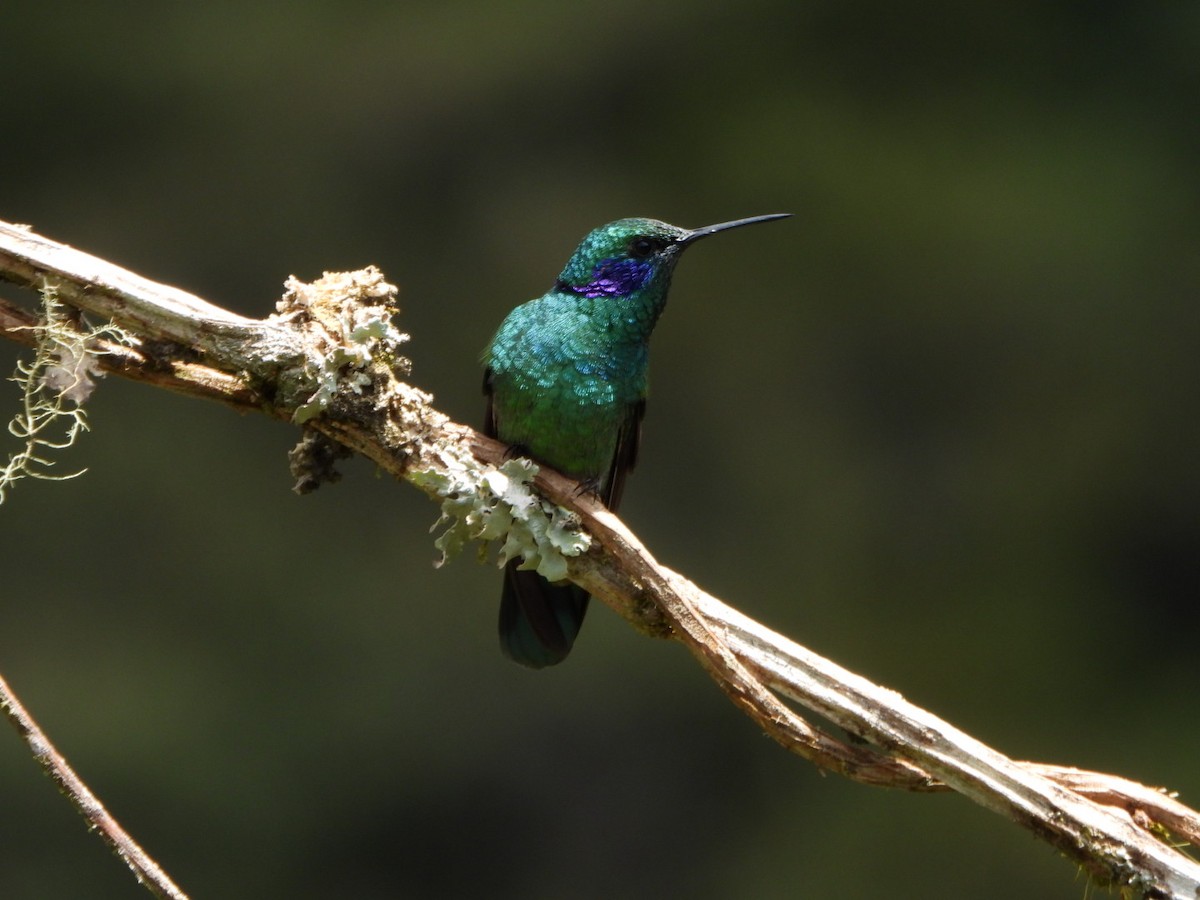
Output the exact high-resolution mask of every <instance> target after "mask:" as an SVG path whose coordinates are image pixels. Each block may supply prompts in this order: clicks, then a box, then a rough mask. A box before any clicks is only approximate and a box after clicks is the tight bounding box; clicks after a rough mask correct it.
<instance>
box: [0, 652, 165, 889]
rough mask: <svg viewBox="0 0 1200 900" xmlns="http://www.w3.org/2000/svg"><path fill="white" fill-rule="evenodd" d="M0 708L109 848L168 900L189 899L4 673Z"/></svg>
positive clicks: (149, 887) (0, 690) (0, 687)
mask: <svg viewBox="0 0 1200 900" xmlns="http://www.w3.org/2000/svg"><path fill="white" fill-rule="evenodd" d="M0 709H3V710H4V715H5V716H7V717H8V720H9V722H11V723H12V725H13V727H14V728H16V730H17V732H18V733H19V734H20V735H21V737H23V738H24V739H25V743H26V744H28V745H29V749H30V752H32V754H33V758H34V760H35V761H36V762H37V764H38V765H39V766H41V767H42V770H43V771H44V772H45V773H46V774H47V775H49V776H50V778H51V779H53V781H54V783H55V784H57V785H58V789H59V790H60V791H61V792H62V793H63V795H64V796H65V797H66V798H67V799H68V800H69V801H70V802H71V805H72V806H74V807H75V809H76V810H78V811H79V814H80V815H81V816H83V818H84V820H85V821H86V822H87V823H88V827H89V828H91V829H94V830H95V831H96V832H97V833H98V834H99V835H100V837H101V838H102V839H103V840H104V843H106V844H108V846H109V848H110V849H111V850H112V851H113V852H114V853H116V854H117V856H119V857H120V858H121V859H122V860H124V861H125V865H127V866H129V868H130V869H132V870H133V874H134V875H135V876H137V880H138V881H140V882H141V883H142V884H144V885H145V886H146V887H147V888H148V889H149V891H150V892H151V893H152V894H154V895H155V896H156V897H164V898H167V900H187V894H185V893H184V892H183V891H181V890H180V889H179V888H178V887H176V885H175V882H173V881H172V880H171V879H170V878H169V877H168V876H167V873H166V872H164V871H163V870H162V868H161V867H159V865H158V863H156V862H155V861H154V860H153V859H152V858H151V857H150V855H149V854H148V853H146V851H145V850H143V849H142V847H141V845H140V844H138V843H137V841H135V840H134V839H133V838H132V837H130V836H129V833H128V832H127V831H125V829H124V828H122V827H121V826H120V824H119V823H118V822H117V820H116V819H114V818H113V817H112V814H111V813H110V812H109V811H108V810H107V809H105V808H104V804H102V803H101V802H100V800H99V799H98V798H97V797H96V795H95V794H93V793H92V792H91V790H90V789H89V788H88V786H87V785H86V784H84V783H83V779H81V778H80V777H79V776H78V775H76V774H75V770H74V769H72V768H71V766H70V765H68V763H67V761H66V760H65V759H64V758H63V756H62V754H61V753H59V752H58V750H57V749H56V748H55V746H54V745H53V744H52V743H51V742H50V738H48V737H46V733H45V732H44V731H42V729H41V728H40V727H39V726H38V723H37V722H36V721H34V718H33V716H31V715H30V714H29V712H28V710H26V709H25V707H24V706H23V705H22V704H21V701H20V700H18V699H17V696H16V694H14V693H13V691H12V689H11V688H10V687H9V686H8V682H7V681H5V680H4V677H3V676H0Z"/></svg>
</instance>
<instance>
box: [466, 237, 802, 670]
mask: <svg viewBox="0 0 1200 900" xmlns="http://www.w3.org/2000/svg"><path fill="white" fill-rule="evenodd" d="M776 218H782V214H781V215H772V216H757V217H755V218H751V219H739V220H737V221H735V222H725V223H722V224H720V225H710V226H708V227H707V228H699V229H695V230H687V229H684V228H677V227H676V226H674V225H668V224H666V223H665V222H659V221H656V220H654V219H620V220H618V221H616V222H611V223H609V224H608V225H604V226H601V227H600V228H597V229H596V230H594V231H592V232H591V233H590V234H588V236H587V237H585V238H584V239H583V242H582V243H581V244H580V245H579V247H578V248H576V250H575V253H574V254H573V255H572V256H571V259H570V260H569V261H568V262H567V265H566V267H565V268H564V269H563V271H562V273H561V274H560V275H559V277H558V280H557V281H556V282H555V284H554V287H553V288H551V289H550V290H549V291H547V292H546V293H545V294H543V295H542V296H541V297H538V298H537V299H536V300H530V301H529V302H528V303H524V304H522V305H521V306H518V307H517V308H516V309H514V310H513V311H512V312H511V313H510V314H509V315H508V318H506V319H505V320H504V323H503V324H502V325H501V326H500V330H499V331H498V332H497V333H496V336H495V337H494V338H493V339H492V343H491V344H490V346H489V347H488V349H487V351H486V353H485V354H484V363H485V365H486V366H487V374H486V376H485V378H484V391H485V393H486V394H487V397H488V408H487V420H486V430H487V432H488V433H489V434H491V435H493V436H495V437H497V438H499V439H500V440H502V441H505V442H506V443H509V444H512V445H513V446H514V450H515V452H517V453H519V454H520V455H523V456H529V457H531V458H533V459H535V460H537V461H539V462H541V463H544V464H546V465H549V466H551V467H553V468H555V469H558V470H559V471H560V472H562V473H563V474H565V475H569V476H571V477H572V478H576V479H578V480H580V481H583V482H585V483H586V484H588V485H589V486H592V487H594V488H595V489H596V491H597V492H598V494H599V496H600V498H601V499H602V500H603V501H604V503H605V504H606V505H607V506H608V507H609V508H610V509H614V510H615V509H616V507H617V504H618V503H619V502H620V499H621V489H622V487H623V485H624V480H625V474H626V473H627V472H628V471H629V470H630V469H631V468H632V467H633V464H634V462H635V461H636V459H637V448H638V440H639V436H640V431H641V420H642V413H643V411H644V409H645V399H646V364H647V360H648V349H649V340H650V333H651V332H652V331H653V330H654V325H655V323H656V322H657V321H658V317H659V315H660V314H661V313H662V311H663V308H664V307H665V306H666V303H667V290H668V289H669V288H670V284H671V274H672V272H673V271H674V269H675V264H676V263H677V262H678V260H679V256H680V254H681V253H682V252H683V250H684V249H686V248H687V247H688V246H690V245H691V244H692V243H694V242H695V241H697V240H699V239H700V238H702V237H706V236H707V235H710V234H715V233H716V232H718V231H723V230H725V229H728V228H735V227H738V226H740V225H750V224H753V223H755V222H765V221H769V220H771V219H776ZM587 599H588V598H587V594H586V593H585V592H584V591H582V590H581V589H580V588H578V587H576V586H574V585H571V584H565V583H564V584H549V583H547V582H546V581H545V580H544V579H542V578H541V577H540V576H538V575H537V574H536V573H534V572H530V571H523V570H521V569H519V568H518V567H517V563H516V562H515V561H514V562H512V563H509V565H508V566H507V567H506V568H505V580H504V593H503V596H502V598H501V606H500V637H501V646H502V648H503V649H504V651H505V653H506V654H507V655H508V656H509V657H511V658H512V659H514V660H515V661H516V662H519V663H522V664H523V665H527V666H531V667H534V668H541V667H542V666H548V665H553V664H555V663H558V662H561V661H562V660H563V659H564V658H565V657H566V655H567V653H569V652H570V649H571V645H572V644H573V643H574V641H575V636H576V634H578V632H579V627H580V625H581V624H582V623H583V616H584V614H585V613H586V611H587Z"/></svg>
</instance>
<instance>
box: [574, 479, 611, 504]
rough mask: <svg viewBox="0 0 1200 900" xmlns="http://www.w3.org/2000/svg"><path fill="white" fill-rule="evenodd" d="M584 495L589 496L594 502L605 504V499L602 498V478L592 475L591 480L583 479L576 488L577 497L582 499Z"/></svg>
mask: <svg viewBox="0 0 1200 900" xmlns="http://www.w3.org/2000/svg"><path fill="white" fill-rule="evenodd" d="M584 494H587V495H589V496H590V497H591V498H592V499H593V500H598V501H599V502H601V503H603V502H604V498H603V497H601V496H600V476H599V475H592V476H591V477H590V478H584V479H582V480H581V481H580V482H579V484H578V485H577V486H576V488H575V496H576V497H582V496H583V495H584Z"/></svg>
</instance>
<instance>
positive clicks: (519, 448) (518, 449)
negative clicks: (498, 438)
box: [504, 444, 533, 460]
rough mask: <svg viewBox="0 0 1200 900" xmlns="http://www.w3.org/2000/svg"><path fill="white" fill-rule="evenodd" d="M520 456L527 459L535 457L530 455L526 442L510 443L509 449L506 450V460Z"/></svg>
mask: <svg viewBox="0 0 1200 900" xmlns="http://www.w3.org/2000/svg"><path fill="white" fill-rule="evenodd" d="M518 456H520V457H523V458H525V459H533V457H532V456H530V455H529V448H528V447H526V446H525V445H524V444H509V445H508V447H507V449H505V451H504V458H505V459H506V460H508V459H516V458H517V457H518Z"/></svg>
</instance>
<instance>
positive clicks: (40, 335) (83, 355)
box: [0, 282, 133, 503]
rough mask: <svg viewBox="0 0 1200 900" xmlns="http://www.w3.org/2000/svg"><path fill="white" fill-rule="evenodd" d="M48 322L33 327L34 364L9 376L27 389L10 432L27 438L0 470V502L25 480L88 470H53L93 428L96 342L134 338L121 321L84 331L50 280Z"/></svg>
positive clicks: (45, 293) (45, 298) (45, 302)
mask: <svg viewBox="0 0 1200 900" xmlns="http://www.w3.org/2000/svg"><path fill="white" fill-rule="evenodd" d="M42 315H43V319H42V323H41V324H40V325H32V326H29V330H30V331H32V332H33V333H34V335H35V336H36V338H37V344H36V345H35V350H34V358H33V361H32V362H24V361H18V363H17V371H16V373H15V374H14V375H13V376H12V377H11V378H10V379H9V380H10V381H13V382H15V383H16V384H17V386H18V387H19V388H20V389H21V409H20V411H19V412H17V414H16V415H15V416H13V418H12V421H10V422H9V424H8V430H9V433H10V434H12V435H13V436H14V437H16V438H18V439H19V440H21V441H24V443H25V446H24V448H23V449H21V450H19V451H18V452H16V453H13V454H10V456H9V457H8V462H7V463H6V464H5V465H4V467H3V468H0V503H3V502H4V500H5V497H6V496H7V493H8V491H9V490H11V489H12V487H13V485H14V484H16V483H17V482H18V481H20V480H21V479H23V478H36V479H40V480H42V481H66V480H68V479H70V478H75V477H77V476H79V475H82V474H83V473H84V472H86V471H87V470H86V469H80V470H79V471H77V472H70V473H67V474H58V473H54V472H51V471H49V470H50V468H51V467H52V466H53V465H54V463H55V461H54V460H53V459H51V458H50V454H51V453H53V452H54V451H58V450H65V449H66V448H68V447H71V446H73V445H74V444H75V442H76V441H77V440H78V438H79V436H80V435H81V434H82V433H83V432H85V431H87V430H88V426H87V416H86V415H85V414H84V410H83V403H84V401H86V400H87V398H88V397H89V396H90V395H91V393H92V390H93V389H94V388H95V383H94V381H93V379H95V378H98V377H100V376H102V375H103V372H102V371H101V370H100V367H99V365H98V363H97V362H96V358H97V356H98V355H99V352H98V351H97V350H96V343H97V341H99V340H101V339H105V340H108V341H111V342H114V343H120V344H125V345H127V346H128V345H131V344H132V343H133V339H132V338H131V337H130V336H129V335H128V334H127V333H126V332H125V331H124V330H122V329H121V328H120V327H118V326H117V325H116V324H115V323H112V322H110V323H108V324H107V325H101V326H99V327H97V328H91V329H88V330H81V329H80V328H79V327H78V326H77V325H76V324H75V323H74V322H72V321H71V320H70V318H69V317H68V313H67V308H66V307H65V306H64V305H63V304H62V303H60V302H59V301H58V296H57V292H56V291H55V289H54V286H53V285H52V284H51V283H50V282H46V283H44V284H43V286H42Z"/></svg>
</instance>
